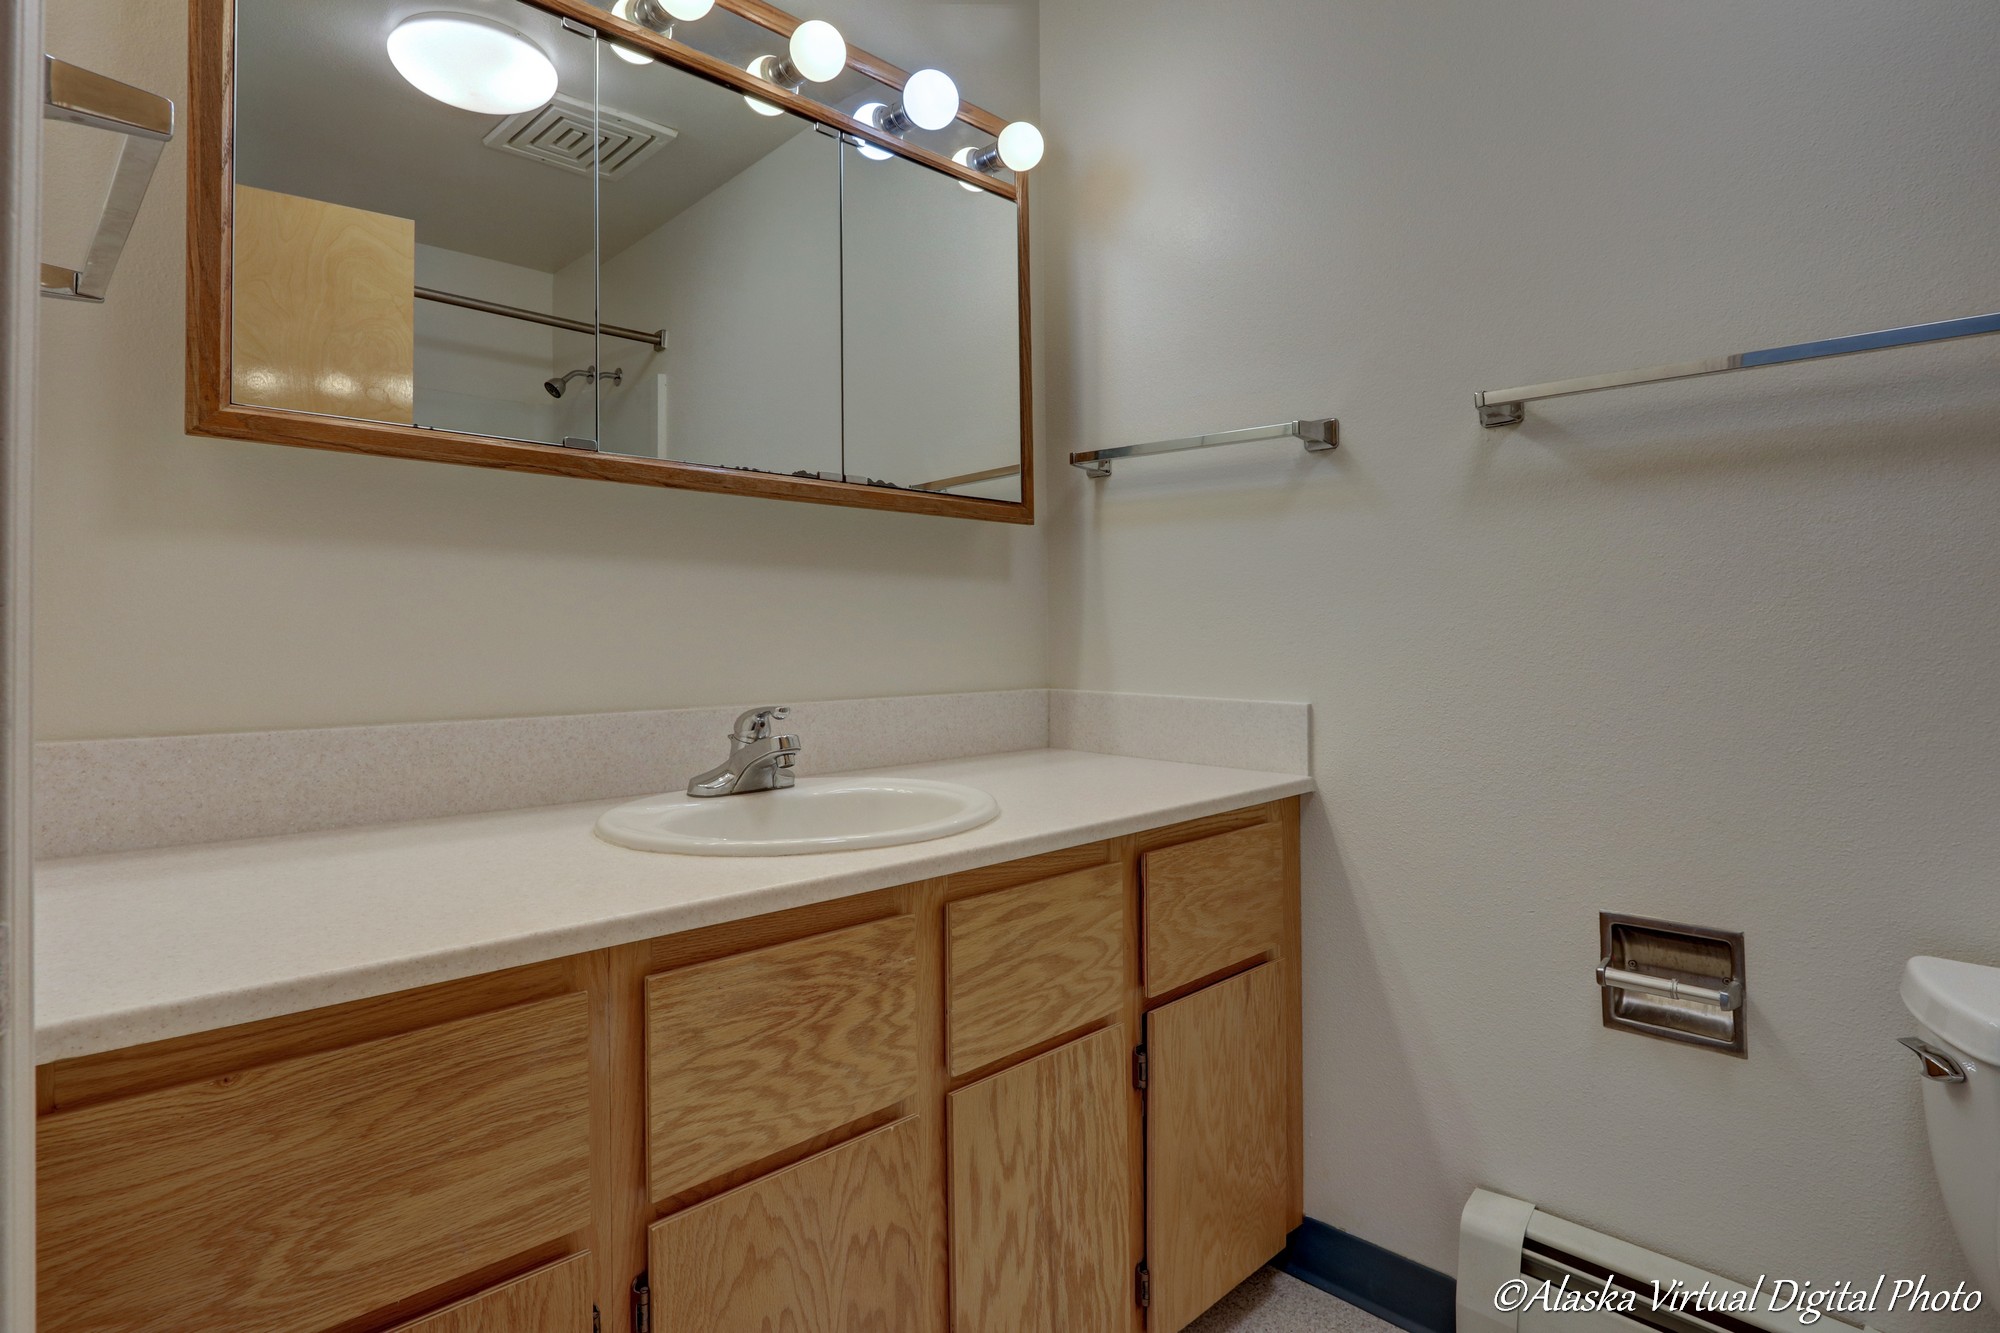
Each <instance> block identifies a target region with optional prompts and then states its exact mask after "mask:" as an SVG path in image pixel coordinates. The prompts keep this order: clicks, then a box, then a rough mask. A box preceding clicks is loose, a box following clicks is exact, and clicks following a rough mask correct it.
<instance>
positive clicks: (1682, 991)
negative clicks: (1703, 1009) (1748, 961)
mask: <svg viewBox="0 0 2000 1333" xmlns="http://www.w3.org/2000/svg"><path fill="white" fill-rule="evenodd" d="M1597 984H1598V985H1600V986H1606V987H1609V988H1611V989H1613V990H1637V991H1645V992H1646V993H1647V994H1648V995H1665V996H1668V997H1669V998H1671V999H1676V1000H1695V1001H1698V1002H1699V1003H1702V1004H1712V1005H1714V1006H1715V1007H1716V1008H1718V1009H1741V1008H1742V1007H1743V982H1742V981H1741V980H1740V979H1735V978H1732V979H1731V980H1729V981H1727V982H1725V983H1724V984H1723V986H1722V988H1721V989H1719V990H1717V989H1714V988H1711V987H1708V986H1694V985H1690V984H1688V983H1687V982H1685V981H1676V980H1674V979H1673V978H1672V977H1655V976H1649V975H1648V974H1646V973H1644V972H1628V971H1626V970H1625V969H1624V968H1622V967H1613V966H1612V965H1611V959H1610V958H1609V957H1608V956H1607V957H1605V958H1604V959H1602V960H1601V961H1599V963H1598V964H1597Z"/></svg>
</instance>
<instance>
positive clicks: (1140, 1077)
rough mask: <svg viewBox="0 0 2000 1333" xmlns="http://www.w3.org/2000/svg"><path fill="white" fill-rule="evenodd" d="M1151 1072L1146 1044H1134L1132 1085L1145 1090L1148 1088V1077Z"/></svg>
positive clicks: (1142, 1090)
mask: <svg viewBox="0 0 2000 1333" xmlns="http://www.w3.org/2000/svg"><path fill="white" fill-rule="evenodd" d="M1150 1072H1151V1071H1150V1068H1149V1062H1148V1061H1147V1059H1146V1048H1145V1047H1144V1046H1134V1047H1133V1048H1132V1086H1133V1087H1135V1088H1137V1089H1138V1090H1139V1091H1141V1092H1144V1091H1145V1090H1146V1077H1147V1075H1148V1074H1149V1073H1150Z"/></svg>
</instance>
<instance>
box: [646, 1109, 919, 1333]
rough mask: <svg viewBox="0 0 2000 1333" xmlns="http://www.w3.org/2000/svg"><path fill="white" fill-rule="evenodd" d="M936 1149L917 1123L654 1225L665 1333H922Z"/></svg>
mask: <svg viewBox="0 0 2000 1333" xmlns="http://www.w3.org/2000/svg"><path fill="white" fill-rule="evenodd" d="M929 1141H930V1140H929V1138H928V1136H927V1133H926V1130H925V1126H924V1122H923V1121H922V1120H921V1119H920V1118H918V1117H916V1116H910V1117H906V1118H904V1119H902V1120H898V1121H896V1122H895V1123H894V1124H891V1125H886V1126H884V1127H883V1128H881V1129H878V1130H876V1131H874V1132H873V1133H870V1134H864V1135H863V1136H862V1137H860V1138H858V1139H855V1140H854V1141H852V1142H851V1143H847V1144H843V1145H842V1146H841V1147H838V1148H834V1149H831V1150H829V1151H827V1152H823V1153H820V1154H818V1155H816V1156H813V1157H809V1158H807V1159H806V1160H805V1161H803V1162H800V1163H799V1164H797V1165H796V1166H792V1167H787V1168H786V1169H784V1170H782V1171H779V1172H776V1173H775V1174H773V1175H769V1176H766V1177H763V1178H762V1179H760V1180H756V1181H753V1182H751V1183H750V1184H748V1185H744V1186H741V1187H739V1188H737V1189H734V1190H731V1191H729V1192H728V1193H726V1194H722V1195H719V1196H717V1197H716V1198H714V1199H710V1200H709V1201H707V1202H706V1203H701V1204H697V1205H695V1206H694V1207H693V1208H690V1209H688V1210H686V1211H685V1212H681V1213H676V1214H675V1215H673V1216H672V1217H669V1218H666V1219H665V1220H663V1221H660V1222H656V1223H654V1225H653V1227H652V1230H651V1233H650V1234H651V1244H650V1261H651V1269H650V1272H651V1284H652V1293H653V1312H654V1316H653V1326H654V1327H655V1328H657V1329H659V1330H660V1331H661V1333H765V1330H775V1329H783V1330H785V1333H919V1331H920V1330H923V1329H925V1328H926V1326H927V1325H928V1323H929V1321H930V1315H929V1311H930V1308H931V1300H930V1295H929V1292H930V1278H929V1272H930V1268H931V1264H932V1256H933V1253H934V1250H933V1238H932V1235H931V1228H930V1225H929V1222H928V1219H929V1217H930V1215H931V1214H930V1204H929V1199H928V1194H929V1191H930V1189H931V1188H932V1185H931V1173H930V1171H929V1170H927V1169H926V1166H925V1155H926V1153H927V1152H928V1151H929V1148H928V1144H929Z"/></svg>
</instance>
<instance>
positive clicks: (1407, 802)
mask: <svg viewBox="0 0 2000 1333" xmlns="http://www.w3.org/2000/svg"><path fill="white" fill-rule="evenodd" d="M1041 37H1042V52H1043V65H1042V95H1043V113H1044V119H1045V121H1046V123H1047V124H1048V125H1049V126H1050V128H1051V135H1050V138H1051V143H1052V145H1053V146H1054V151H1053V152H1052V153H1051V156H1050V160H1049V164H1048V165H1047V166H1046V167H1045V168H1044V171H1043V176H1042V179H1041V180H1040V181H1039V182H1038V185H1039V186H1040V187H1041V188H1040V191H1039V195H1038V206H1039V207H1040V208H1041V209H1042V210H1043V211H1042V216H1043V220H1044V221H1045V222H1046V223H1047V224H1048V225H1047V226H1046V227H1045V229H1044V230H1043V232H1042V238H1043V249H1042V252H1041V255H1040V258H1039V264H1040V267H1041V268H1042V269H1043V270H1044V272H1045V273H1047V274H1048V275H1049V282H1050V284H1051V286H1052V288H1053V290H1051V292H1050V293H1049V300H1048V320H1049V323H1050V326H1051V340H1050V344H1049V349H1048V354H1049V365H1050V372H1049V375H1048V383H1047V388H1048V391H1049V396H1050V400H1051V403H1050V420H1049V430H1048V448H1049V450H1050V456H1049V468H1048V470H1049V471H1050V472H1051V473H1052V474H1059V475H1056V476H1055V477H1054V479H1053V480H1052V482H1051V484H1050V489H1051V493H1052V495H1051V508H1052V509H1053V510H1054V520H1053V526H1054V532H1055V534H1056V548H1055V550H1054V552H1053V554H1052V570H1051V586H1052V588H1053V589H1054V590H1055V591H1054V599H1053V601H1054V605H1053V614H1054V616H1055V629H1054V641H1053V642H1054V647H1053V651H1054V671H1053V676H1054V679H1053V682H1052V683H1053V684H1056V685H1058V686H1081V687H1085V688H1092V689H1117V690H1145V691H1160V692H1165V693H1185V694H1224V695H1242V696H1250V697H1268V698H1278V699H1309V700H1310V701H1311V702H1312V704H1313V708H1314V718H1315V729H1316V733H1317V735H1316V740H1315V746H1314V749H1315V765H1314V766H1315V772H1316V774H1317V777H1318V779H1319V781H1320V783H1321V785H1322V795H1321V797H1320V798H1319V799H1318V800H1317V801H1315V802H1314V803H1313V804H1312V805H1311V806H1310V808H1309V812H1308V830H1307V834H1306V838H1307V845H1306V857H1307V860H1306V867H1307V882H1306V891H1307V895H1308V897H1307V906H1306V912H1307V921H1306V924H1307V929H1308V932H1309V942H1308V959H1307V961H1308V970H1307V974H1306V976H1307V981H1306V985H1307V1004H1308V1013H1307V1020H1306V1031H1307V1035H1308V1041H1309V1051H1308V1057H1307V1059H1308V1070H1307V1077H1308V1088H1307V1097H1308V1104H1307V1111H1308V1136H1309V1149H1308V1182H1307V1199H1306V1201H1307V1205H1308V1208H1309V1211H1310V1212H1311V1213H1312V1214H1313V1215H1315V1216H1317V1217H1319V1218H1322V1219H1324V1220H1326V1221H1328V1222H1331V1223H1333V1224H1335V1225H1337V1226H1340V1227H1343V1228H1346V1229H1348V1230H1351V1231H1355V1232H1358V1233H1359V1234H1361V1235H1362V1236H1365V1237H1367V1238H1368V1239H1370V1240H1373V1241H1376V1242H1378V1243H1380V1244H1383V1245H1386V1246H1388V1247H1390V1248H1391V1249H1394V1250H1397V1251H1400V1252H1402V1253H1404V1254H1407V1255H1410V1256H1412V1257H1414V1258H1416V1259H1419V1260H1421V1261H1423V1262H1425V1263H1428V1264H1431V1265H1434V1266H1437V1267H1440V1268H1446V1269H1448V1268H1450V1267H1451V1264H1452V1261H1453V1256H1454V1228H1455V1223H1456V1218H1457V1213H1458V1209H1459V1207H1460V1205H1461V1203H1462V1202H1463V1200H1464V1198H1465V1196H1466V1194H1467V1192H1468V1191H1469V1190H1470V1189H1471V1188H1472V1187H1473V1186H1475V1185H1481V1184H1483V1185H1488V1186H1491V1187H1494V1188H1496V1189H1500V1190H1505V1191H1508V1192H1511V1193H1514V1194H1516V1195H1519V1196H1522V1197H1525V1198H1529V1199H1534V1200H1538V1201H1541V1202H1542V1203H1543V1204H1544V1205H1545V1206H1546V1207H1548V1208H1550V1209H1552V1210H1554V1211H1556V1212H1559V1213H1562V1214H1565V1215H1568V1216H1571V1217H1574V1218H1577V1219H1579V1220H1581V1221H1583V1222H1585V1223H1591V1224H1597V1225H1600V1226H1603V1227H1606V1228H1608V1229H1610V1230H1612V1231H1614V1232H1617V1233H1620V1234H1623V1235H1625V1236H1628V1237H1630V1238H1632V1239H1634V1240H1637V1241H1641V1242H1644V1243H1649V1244H1652V1245H1655V1246H1659V1247H1663V1248H1665V1249H1667V1250H1669V1251H1671V1252H1674V1253H1677V1254H1681V1255H1684V1256H1686V1257H1688V1258H1690V1259H1692V1260H1695V1261H1698V1262H1701V1263H1705V1264H1708V1265H1712V1266H1715V1267H1717V1268H1720V1269H1721V1270H1723V1271H1725V1272H1729V1273H1736V1274H1751V1275H1754V1274H1756V1273H1758V1272H1769V1273H1772V1274H1791V1275H1801V1276H1803V1275H1818V1276H1821V1277H1824V1278H1833V1277H1836V1276H1839V1277H1850V1278H1854V1277H1860V1276H1862V1275H1868V1276H1869V1277H1870V1278H1871V1280H1872V1277H1873V1276H1874V1275H1876V1274H1879V1273H1881V1272H1883V1271H1884V1270H1885V1269H1886V1270H1887V1271H1889V1272H1891V1273H1895V1274H1901V1275H1906V1276H1911V1277H1914V1276H1916V1275H1917V1274H1919V1273H1923V1272H1928V1273H1930V1274H1932V1275H1933V1277H1934V1278H1935V1277H1939V1276H1945V1275H1949V1276H1950V1277H1951V1278H1952V1280H1956V1279H1957V1278H1958V1277H1960V1276H1963V1275H1964V1272H1965V1270H1964V1266H1963V1264H1962V1262H1961V1260H1960V1258H1959V1256H1958V1254H1957V1252H1956V1250H1955V1248H1954V1246H1953V1242H1952V1241H1951V1239H1950V1237H1949V1233H1948V1231H1947V1228H1946V1225H1945V1222H1944V1220H1943V1218H1942V1217H1941V1216H1940V1213H1939V1203H1938V1198H1937V1195H1936V1192H1935V1188H1934V1186H1933V1183H1932V1178H1931V1168H1930V1164H1929V1162H1928V1160H1927V1158H1926V1156H1925V1151H1924V1146H1923V1138H1922V1128H1921V1125H1920V1122H1919V1118H1918V1116H1919V1111H1918V1100H1917V1086H1916V1070H1915V1069H1914V1067H1913V1065H1912V1062H1911V1061H1910V1059H1909V1057H1908V1055H1907V1053H1906V1052H1904V1051H1903V1050H1901V1048H1899V1047H1897V1046H1895V1045H1894V1044H1893V1039H1894V1038H1895V1037H1897V1036H1899V1035H1903V1034H1905V1033H1906V1032H1908V1031H1909V1027H1910V1024H1909V1020H1908V1019H1907V1018H1906V1017H1905V1016H1904V1014H1903V1012H1902V1009H1901V1007H1900V1005H1899V1004H1898V1002H1897V999H1896V984H1897V979H1898V971H1899V967H1900V965H1901V963H1902V960H1903V959H1904V957H1905V956H1906V955H1909V954H1912V953H1918V952H1927V951H1929V952H1938V953H1943V954H1948V955H1952V956H1955V957H1960V958H1968V959H1973V960H1976V961H1981V962H1986V963H1994V964H2000V912H1996V910H1995V905H1996V902H2000V897H1996V873H2000V872H1996V866H2000V820H1996V818H1995V817H1994V815H1995V811H1996V810H2000V734H1996V732H1997V731H2000V675H1996V673H1995V671H1994V662H1995V661H1996V660H2000V603H1996V601H1995V589H1996V587H2000V521H1996V517H1995V516H1996V514H2000V379H1996V377H1995V375H1994V373H1993V370H1994V364H1995V363H1994V359H1993V358H1994V355H1995V352H1994V345H1993V344H1992V343H1991V342H1990V341H1989V342H1985V343H1969V344H1960V345H1957V346H1953V347H1944V348H1933V349H1928V350H1919V351H1910V352H1899V353H1890V354H1882V355H1877V356H1872V357H1865V358H1859V359H1855V360H1849V361H1844V362H1837V363H1832V364H1829V365H1824V366H1819V367H1810V368H1803V369H1789V370H1771V371H1763V372H1758V373H1756V374H1754V375H1745V376H1742V377H1739V378H1734V379H1729V380H1709V381H1705V382H1701V383H1696V384H1690V385H1681V386H1677V387H1672V388H1662V389H1657V390H1646V391H1631V392H1625V393H1621V394H1618V395H1615V396H1614V395H1605V396H1602V397H1595V398H1587V399H1575V400H1570V401H1568V402H1566V403H1562V404H1556V405H1551V406H1549V407H1548V408H1547V409H1546V410H1543V409H1540V408H1538V409H1535V410H1534V411H1533V413H1532V415H1531V417H1530V420H1529V424H1527V425H1525V426H1523V427H1522V428H1520V429H1518V430H1515V431H1513V432H1511V433H1487V432H1483V431H1481V430H1480V429H1479V428H1478V426H1477V425H1476V424H1475V422H1474V420H1473V413H1472V409H1471V395H1472V393H1473V392H1474V391H1475V390H1477V389H1482V388H1493V387H1499V386H1502V385H1510V384H1521V383H1532V382H1535V381H1538V380H1547V379H1554V378H1560V377H1564V376H1571V375H1581V374H1585V373H1589V372H1593V371H1609V370H1617V369H1621V368H1627V367H1633V366H1642V365H1646V364H1649V363H1654V362H1660V361H1670V360H1676V359H1684V358H1690V357H1697V356H1705V355H1711V354H1720V353H1724V352H1729V351H1733V350H1741V349H1747V348H1752V347H1758V346H1768V345H1770V344H1771V343H1773V342H1781V341H1786V340H1791V339H1796V338H1810V337H1817V336H1831V335H1835V334H1840V333H1849V332H1860V331H1862V330H1866V329H1870V328H1877V327H1884V326H1888V325H1894V324H1901V323H1913V322H1919V321H1923V320H1930V319H1941V318H1945V317H1947V316H1953V315H1969V314H1974V313H1979V312H1983V311H1986V310H1989V309H1992V308H1993V307H1994V305H1995V303H1996V299H2000V228H1996V226H1995V219H1996V217H2000V137H1996V136H1995V134H1994V132H1993V127H1994V125H1995V124H1996V120H2000V81H1997V80H1996V79H1995V77H1994V70H1995V68H1996V67H2000V7H1996V6H1995V5H1993V4H1992V3H1991V0H1904V3H1899V4H1893V5H1889V4H1880V3H1872V2H1870V0H1758V2H1757V3H1753V4H1722V3H1713V2H1711V0H1696V2H1694V3H1683V4H1647V3H1627V2H1624V0H1618V2H1614V3H1605V2H1604V0H1515V3H1511V4H1505V5H1498V4H1493V3H1491V2H1490V0H1430V2H1429V3H1410V2H1409V0H1332V2H1328V0H1261V2H1260V3H1255V4H1248V5H1216V4H1212V3H1209V0H1145V2H1142V0H1062V3H1060V4H1049V5H1047V6H1045V7H1044V10H1043V13H1042V31H1041ZM1329 411H1331V412H1336V413H1338V414H1339V415H1340V416H1341V417H1342V418H1343V424H1344V426H1345V429H1346V440H1347V442H1346V444H1345V446H1344V447H1343V449H1342V451H1341V453H1340V454H1339V455H1338V456H1335V457H1331V458H1321V457H1308V456H1306V455H1304V454H1303V453H1302V452H1301V451H1299V450H1298V449H1297V447H1296V446H1292V447H1289V448H1288V447H1285V446H1282V445H1269V446H1256V447H1246V448H1240V449H1235V450H1230V451H1218V452H1216V453H1213V454H1205V455H1194V456H1190V457H1187V458H1183V459H1160V460H1149V461H1148V462H1145V463H1134V464H1130V465H1121V467H1120V469H1119V472H1118V475H1117V476H1116V477H1114V478H1112V479H1111V480H1110V481H1108V482H1104V483H1090V482H1087V481H1085V480H1083V479H1082V478H1081V477H1079V476H1077V475H1074V474H1073V473H1072V471H1071V470H1070V469H1068V468H1066V467H1062V466H1060V465H1059V463H1058V456H1059V451H1063V450H1067V449H1070V448H1074V447H1078V446H1079V445H1081V444H1083V443H1085V442H1088V443H1091V444H1097V443H1116V442H1137V441H1140V440H1145V439H1149V438H1158V437H1161V436H1167V435H1176V434H1181V433H1186V432H1190V431H1196V430H1203V429H1221V428H1227V427H1233V426H1248V425H1252V424H1258V423H1262V422H1266V421H1271V420H1276V419H1282V418H1286V417H1290V416H1297V415H1304V414H1317V413H1323V412H1329ZM1600 908H1608V909H1624V910H1631V911H1638V912H1643V913H1648V914H1653V915H1658V916H1663V917H1668V918H1674V919H1680V920H1687V921H1692V922H1697V923H1707V924H1712V925H1716V926H1721V927H1734V928H1739V929H1742V930H1745V931H1747V932H1748V936H1749V939H1748V947H1749V969H1750V975H1749V991H1750V996H1751V1001H1750V1005H1751V1009H1750V1013H1751V1041H1750V1058H1749V1059H1748V1061H1736V1060H1733V1059H1730V1058H1727V1057H1724V1056H1720V1055H1715V1054H1710V1053H1706V1052H1702V1051H1698V1050H1694V1049H1692V1048H1681V1047H1675V1046H1672V1045H1668V1044H1664V1043H1660V1042H1654V1041H1649V1040H1646V1039H1644V1038H1640V1037H1634V1036H1627V1035H1620V1034H1614V1033H1610V1032H1607V1031H1605V1030H1603V1029H1602V1028H1601V1027H1600V1026H1599V1021H1598V1008H1597V1005H1598V1000H1597V994H1596V991H1595V988H1594V986H1593V985H1592V979H1591V968H1592V965H1593V964H1594V962H1595V960H1596V954H1595V949H1596V929H1597V927H1596V913H1597V911H1598V910H1599V909H1600ZM1990 1303H1991V1302H1990V1300H1989V1305H1990ZM1983 1318H1985V1316H1983V1315H1982V1316H1976V1317H1974V1320H1973V1322H1975V1323H1976V1322H1978V1320H1980V1319H1983ZM1878 1321H1879V1323H1880V1324H1881V1325H1882V1326H1884V1327H1889V1328H1898V1329H1900V1328H1916V1327H1922V1326H1925V1325H1926V1319H1924V1318H1913V1317H1911V1316H1908V1315H1896V1316H1890V1315H1882V1316H1878ZM1949 1322H1950V1320H1949V1317H1947V1316H1936V1317H1931V1319H1930V1321H1929V1325H1930V1326H1932V1327H1943V1326H1945V1325H1946V1324H1947V1323H1949ZM1952 1326H1953V1327H1959V1328H1964V1327H1968V1326H1969V1325H1968V1324H1967V1323H1965V1322H1964V1320H1963V1319H1961V1321H1960V1322H1958V1323H1956V1324H1953V1325H1952ZM1987 1326H1989V1327H1990V1326H1991V1325H1990V1323H1989V1324H1988V1325H1987Z"/></svg>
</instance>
